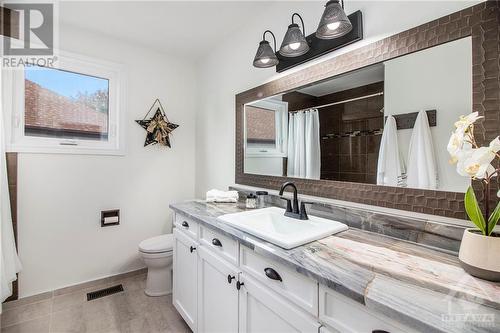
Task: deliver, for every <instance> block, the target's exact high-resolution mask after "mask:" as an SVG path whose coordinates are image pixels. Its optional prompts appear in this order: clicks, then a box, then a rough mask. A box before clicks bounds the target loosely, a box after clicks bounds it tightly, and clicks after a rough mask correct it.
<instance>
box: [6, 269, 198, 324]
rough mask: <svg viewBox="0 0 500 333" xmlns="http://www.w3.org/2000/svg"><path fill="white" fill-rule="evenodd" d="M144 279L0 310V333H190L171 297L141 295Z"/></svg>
mask: <svg viewBox="0 0 500 333" xmlns="http://www.w3.org/2000/svg"><path fill="white" fill-rule="evenodd" d="M145 282H146V275H145V274H141V275H138V276H134V277H129V278H126V279H123V280H119V281H114V282H112V283H107V284H105V285H101V286H98V287H93V288H89V289H84V290H80V291H73V292H71V293H67V294H63V295H58V296H53V297H50V298H48V299H44V300H40V301H37V302H35V303H31V304H22V302H20V303H19V305H14V306H10V307H7V309H4V312H3V314H2V321H1V325H2V329H1V332H2V333H13V332H23V333H48V332H60V333H73V332H74V333H79V332H88V333H101V332H102V333H104V332H127V333H135V332H137V333H148V332H166V333H178V332H179V333H190V332H191V330H190V329H189V327H188V326H187V325H186V323H185V322H184V321H183V319H182V318H181V316H180V315H179V314H178V313H177V311H176V310H175V308H174V307H173V305H172V297H171V295H168V296H162V297H148V296H146V295H145V294H144V286H145ZM119 283H121V284H122V285H123V289H124V292H121V293H118V294H114V295H111V296H106V297H103V298H99V299H96V300H93V301H87V298H86V294H87V293H88V292H89V291H94V290H99V289H102V288H106V287H108V286H111V285H115V284H119Z"/></svg>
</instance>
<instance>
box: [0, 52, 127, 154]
mask: <svg viewBox="0 0 500 333" xmlns="http://www.w3.org/2000/svg"><path fill="white" fill-rule="evenodd" d="M57 54H58V61H57V64H55V65H54V67H51V68H54V69H61V70H65V71H69V72H74V73H77V74H83V75H89V76H95V77H99V78H104V79H107V80H108V83H109V86H108V88H109V91H108V94H109V101H108V103H109V104H108V140H107V141H98V140H85V139H62V138H50V137H36V136H28V135H25V133H24V125H25V123H24V114H25V113H24V111H25V110H24V98H25V96H24V88H25V86H24V69H23V68H20V69H9V70H5V69H4V70H3V73H2V78H3V82H2V83H3V96H4V110H11V113H10V115H8V117H7V118H8V119H7V121H6V124H10V125H11V126H7V127H8V128H7V135H8V138H10V140H7V147H6V148H7V151H10V152H21V153H62V154H95V155H124V154H125V125H124V120H125V117H126V112H125V109H124V107H125V103H124V97H125V85H124V74H123V66H122V65H119V64H116V63H112V62H108V61H103V60H100V59H95V58H91V57H86V56H81V55H76V54H73V53H69V52H64V51H60V50H59V51H57ZM9 118H10V119H9Z"/></svg>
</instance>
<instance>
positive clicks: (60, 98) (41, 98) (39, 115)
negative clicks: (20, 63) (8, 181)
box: [4, 54, 124, 154]
mask: <svg viewBox="0 0 500 333" xmlns="http://www.w3.org/2000/svg"><path fill="white" fill-rule="evenodd" d="M120 72H121V70H120V66H117V65H115V64H110V63H104V62H102V61H98V60H94V59H90V58H82V57H77V56H74V55H73V56H71V55H67V54H64V55H63V54H61V57H60V58H59V64H58V66H57V68H46V67H38V66H27V67H25V68H24V69H23V70H17V71H15V72H11V73H8V74H9V75H4V76H6V77H7V78H6V80H7V82H6V84H5V87H11V89H12V90H11V91H7V92H6V94H5V96H12V101H11V102H12V107H11V108H9V107H8V106H7V107H6V108H5V109H6V110H9V109H11V110H13V114H12V118H11V123H12V131H11V145H10V147H9V150H11V151H20V152H47V153H51V152H59V153H87V154H94V153H96V154H123V142H121V141H123V140H122V139H123V133H121V131H120V130H123V126H119V125H120V120H121V119H122V118H123V116H124V115H123V114H121V113H123V110H121V108H122V105H123V103H120V98H122V97H123V94H122V92H121V91H120V89H119V87H120V81H119V79H120Z"/></svg>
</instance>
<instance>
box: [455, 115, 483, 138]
mask: <svg viewBox="0 0 500 333" xmlns="http://www.w3.org/2000/svg"><path fill="white" fill-rule="evenodd" d="M481 118H483V117H482V116H479V112H472V113H471V114H468V115H467V116H460V120H459V121H457V122H456V123H455V127H456V128H457V131H458V132H461V133H465V132H466V131H467V129H468V128H469V127H470V126H471V125H472V124H474V123H475V122H476V121H477V120H478V119H481Z"/></svg>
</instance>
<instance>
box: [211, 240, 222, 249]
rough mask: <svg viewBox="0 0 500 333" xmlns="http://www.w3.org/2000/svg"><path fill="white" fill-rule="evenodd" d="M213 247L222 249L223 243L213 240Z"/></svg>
mask: <svg viewBox="0 0 500 333" xmlns="http://www.w3.org/2000/svg"><path fill="white" fill-rule="evenodd" d="M212 245H213V246H220V247H222V243H221V242H220V240H218V239H217V238H214V239H212Z"/></svg>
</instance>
